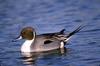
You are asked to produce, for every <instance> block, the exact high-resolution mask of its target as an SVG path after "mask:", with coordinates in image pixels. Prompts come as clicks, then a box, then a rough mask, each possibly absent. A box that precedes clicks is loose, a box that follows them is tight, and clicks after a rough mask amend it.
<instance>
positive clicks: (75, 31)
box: [66, 25, 84, 38]
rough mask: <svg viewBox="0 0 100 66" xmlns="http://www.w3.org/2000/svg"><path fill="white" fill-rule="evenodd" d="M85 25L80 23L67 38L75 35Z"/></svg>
mask: <svg viewBox="0 0 100 66" xmlns="http://www.w3.org/2000/svg"><path fill="white" fill-rule="evenodd" d="M83 27H84V26H82V25H80V26H79V27H78V28H77V29H76V30H74V31H73V32H71V33H69V34H68V35H67V36H66V38H69V37H71V36H72V35H74V34H75V33H77V32H79V31H80V30H81V29H82V28H83Z"/></svg>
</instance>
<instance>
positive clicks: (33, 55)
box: [21, 47, 68, 66]
mask: <svg viewBox="0 0 100 66" xmlns="http://www.w3.org/2000/svg"><path fill="white" fill-rule="evenodd" d="M67 52H68V49H67V48H65V47H64V48H62V49H56V50H51V51H46V52H21V54H22V57H21V59H22V62H23V63H24V64H25V65H27V66H37V65H36V61H37V60H38V59H39V58H45V57H46V56H54V55H61V56H62V55H66V53H67Z"/></svg>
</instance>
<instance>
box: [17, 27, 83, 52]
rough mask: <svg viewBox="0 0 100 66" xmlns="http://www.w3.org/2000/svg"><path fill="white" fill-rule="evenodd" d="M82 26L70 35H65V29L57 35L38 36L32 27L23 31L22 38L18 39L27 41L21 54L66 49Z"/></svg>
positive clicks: (22, 47)
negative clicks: (69, 41) (68, 42)
mask: <svg viewBox="0 0 100 66" xmlns="http://www.w3.org/2000/svg"><path fill="white" fill-rule="evenodd" d="M81 29H82V26H79V27H78V28H77V29H75V30H74V31H72V32H70V33H69V34H65V33H64V31H65V29H63V30H61V31H60V32H56V33H47V34H41V35H36V31H35V29H34V28H32V27H25V28H23V29H22V31H21V33H20V36H19V37H18V38H17V39H25V40H26V41H25V42H24V43H23V45H22V46H21V52H43V51H49V50H54V49H59V48H64V46H65V44H66V42H67V41H68V40H69V38H70V37H71V36H72V35H74V34H75V33H77V32H79V31H80V30H81Z"/></svg>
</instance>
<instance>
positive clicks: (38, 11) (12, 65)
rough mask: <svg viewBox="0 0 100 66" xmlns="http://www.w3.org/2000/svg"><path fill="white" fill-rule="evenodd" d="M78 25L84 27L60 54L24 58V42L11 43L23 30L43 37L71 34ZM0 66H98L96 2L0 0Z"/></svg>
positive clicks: (99, 26)
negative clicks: (27, 62)
mask: <svg viewBox="0 0 100 66" xmlns="http://www.w3.org/2000/svg"><path fill="white" fill-rule="evenodd" d="M81 23H85V24H86V26H85V27H84V28H83V29H82V30H81V31H80V32H79V33H77V34H76V35H74V36H73V37H72V38H71V39H70V40H69V41H68V45H66V46H65V47H66V50H67V51H66V52H65V53H64V54H62V53H61V52H59V51H60V50H56V51H53V52H47V53H39V54H36V55H35V56H32V57H28V58H24V56H23V55H22V53H20V46H21V45H22V43H23V42H24V40H20V41H18V42H12V40H13V39H14V38H15V37H17V36H18V35H19V33H20V31H21V29H22V28H23V27H26V26H32V27H34V28H35V29H36V31H37V34H43V33H52V32H58V31H60V30H61V29H63V28H65V29H66V31H65V32H71V31H73V30H74V29H75V28H77V27H78V25H79V24H81ZM25 59H31V60H30V61H31V63H29V64H26V61H24V60H25ZM33 59H34V60H33ZM0 66H100V0H0Z"/></svg>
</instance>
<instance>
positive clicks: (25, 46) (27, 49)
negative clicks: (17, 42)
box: [21, 40, 34, 52]
mask: <svg viewBox="0 0 100 66" xmlns="http://www.w3.org/2000/svg"><path fill="white" fill-rule="evenodd" d="M33 41H34V40H26V41H25V42H24V43H23V45H22V46H21V51H22V52H31V48H30V46H31V44H32V43H33Z"/></svg>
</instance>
